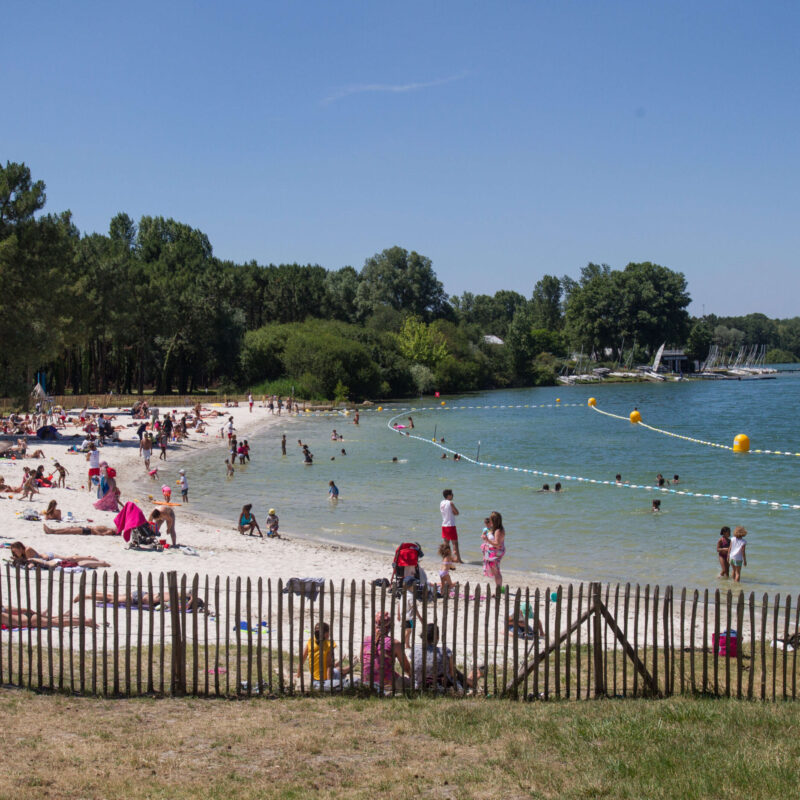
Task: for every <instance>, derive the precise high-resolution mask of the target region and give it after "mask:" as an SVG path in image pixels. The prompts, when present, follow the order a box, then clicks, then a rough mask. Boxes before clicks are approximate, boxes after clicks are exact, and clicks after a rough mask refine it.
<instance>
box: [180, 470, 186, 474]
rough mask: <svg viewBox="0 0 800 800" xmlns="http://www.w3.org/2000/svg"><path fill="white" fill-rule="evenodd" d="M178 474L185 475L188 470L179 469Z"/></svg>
mask: <svg viewBox="0 0 800 800" xmlns="http://www.w3.org/2000/svg"><path fill="white" fill-rule="evenodd" d="M178 474H179V475H185V474H186V470H185V469H179V470H178Z"/></svg>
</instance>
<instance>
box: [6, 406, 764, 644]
mask: <svg viewBox="0 0 800 800" xmlns="http://www.w3.org/2000/svg"><path fill="white" fill-rule="evenodd" d="M216 410H219V411H221V412H225V414H226V415H228V414H230V415H232V416H233V417H234V424H235V426H236V431H237V434H238V436H239V438H240V439H241V438H242V437H247V436H252V435H253V434H254V433H255V432H256V431H257V430H262V429H263V428H264V427H272V426H281V425H287V424H291V423H290V422H289V423H287V418H286V416H285V415H284V416H283V417H278V416H273V415H270V414H269V413H268V411H267V409H265V408H260V407H258V405H257V406H256V407H255V408H254V411H253V413H252V414H250V413H249V412H248V409H247V407H246V406H244V407H239V408H231V409H224V408H220V409H216ZM76 416H77V415H76ZM225 419H226V416H220V417H218V418H214V419H210V420H208V435H199V434H196V433H190V436H189V439H188V441H186V442H184V443H182V444H171V445H170V447H169V451H168V460H167V461H166V462H164V461H158V450H157V449H156V448H154V453H153V458H152V461H151V466H154V465H157V466H158V467H159V471H160V475H159V480H157V481H154V482H153V484H152V494H153V496H154V497H156V498H157V497H158V496H160V487H161V484H162V483H168V484H170V485H171V486H172V487H173V495H172V499H173V501H176V500H177V501H178V502H179V501H180V491H179V489H178V487H177V486H176V485H175V481H176V479H177V477H178V469H179V468H180V467H181V466H182V465H184V464H185V465H186V466H187V476H188V478H189V485H190V492H189V496H190V499H191V486H192V480H191V462H190V459H191V454H192V453H193V452H195V451H196V450H198V449H200V448H209V447H214V448H218V449H219V451H220V454H221V455H224V454H226V452H227V438H225V439H223V438H220V436H219V432H220V429H221V427H222V425H223V423H224V421H225ZM130 422H132V420H131V418H130V416H128V415H120V416H119V417H118V418H117V420H116V421H115V423H114V424H124V425H127V424H128V423H130ZM138 424H139V422H138V421H137V422H136V424H135V425H133V426H131V427H126V428H124V429H123V430H122V431H121V438H122V442H121V443H120V444H108V445H106V446H105V447H103V448H101V461H103V460H104V461H107V462H108V463H109V465H110V466H112V467H114V469H116V471H117V482H118V485H119V488H120V490H121V492H122V496H121V501H122V502H125V501H127V500H134V501H136V502H137V504H138V505H139V506H140V508H142V510H143V511H144V512H145V514H149V512H150V510H152V507H153V503H152V502H151V501H150V500H148V498H147V496H146V495H144V496H143V495H142V493H141V492H140V491H137V490H136V489H135V487H134V486H133V482H134V480H137V479H141V478H142V476H143V475H145V474H146V473H145V472H144V464H143V461H142V459H141V458H140V456H139V454H138V440H137V437H136V433H135V431H136V427H137V426H138ZM79 433H80V435H76V434H79ZM62 434H63V435H64V437H65V438H62V439H60V440H58V441H57V442H40V441H39V440H37V439H36V438H35V437H31V438H30V440H29V446H28V452H29V453H31V452H33V451H35V450H36V449H39V448H41V450H42V451H43V452H44V459H41V460H35V459H32V458H30V457H29V458H26V459H24V460H17V461H4V462H2V463H1V464H0V474H1V475H2V476H3V478H5V480H6V482H7V483H8V484H10V485H12V486H17V485H19V484H20V482H21V480H22V468H23V466H32V467H36V466H38V464H40V463H44V464H45V468H46V472H47V473H48V474H49V472H50V470H51V468H52V464H53V461H54V460H59V461H60V462H61V464H62V465H63V466H65V467H66V468H67V469H68V470H69V473H70V474H69V475H68V477H67V488H65V489H42V490H41V492H40V493H39V494H38V495H35V496H34V500H33V501H24V502H20V501H19V500H18V499H17V497H18V496H19V495H12V496H11V498H12V499H9V497H10V496H9V495H8V494H5V495H2V496H1V497H0V518H2V520H3V528H2V535H1V536H0V541H3V542H4V543H6V544H9V543H10V542H12V541H16V540H20V541H22V542H24V543H25V544H26V545H29V546H32V547H34V548H35V549H37V550H38V551H39V552H42V553H56V554H58V555H61V556H70V555H74V554H79V555H92V556H96V557H98V558H100V559H104V560H106V561H108V562H109V563H110V564H111V568H110V569H109V582H111V573H113V572H114V571H116V572H117V573H119V580H120V586H121V587H122V589H123V592H124V586H125V580H126V573H127V572H128V571H130V572H131V573H133V574H132V586H133V588H136V581H137V573H142V575H143V577H144V579H145V586H146V576H147V573H152V574H153V576H154V580H155V581H156V582H157V579H158V576H159V574H160V573H166V572H168V571H171V570H175V571H177V572H178V575H179V576H183V575H186V576H187V579H188V581H189V582H191V580H192V578H193V577H194V575H195V574H197V575H198V576H199V579H200V586H201V587H202V586H203V585H204V584H205V579H206V577H208V578H209V581H210V585H211V586H212V587H213V585H214V579H215V578H216V577H218V576H219V577H220V578H221V585H222V587H223V589H224V585H225V578H226V577H230V578H231V579H232V582H233V580H234V579H235V578H237V577H240V578H242V582H243V584H244V582H245V581H246V579H247V578H248V577H249V578H251V579H252V580H253V583H254V585H255V582H256V581H257V580H258V579H259V578H261V579H263V581H264V584H265V586H264V592H265V599H264V603H265V608H264V617H266V581H267V579H268V578H271V579H272V581H273V619H272V622H273V624H274V622H275V616H276V615H275V610H276V606H277V594H276V591H275V589H276V587H275V584H276V583H277V579H278V578H283V579H284V580H286V579H287V578H290V577H294V576H302V577H304V576H314V577H322V578H325V579H326V581H331V580H332V581H333V583H334V585H335V586H336V587H337V592H338V587H339V586H340V583H341V581H342V580H344V581H345V582H346V584H347V586H348V587H349V584H350V581H351V580H355V581H356V583H357V584H358V585H360V583H361V581H362V580H364V581H366V583H367V586H368V587H369V585H370V583H371V581H373V580H375V579H379V578H388V577H390V575H391V569H392V567H391V561H392V555H393V554H392V553H382V552H378V551H375V550H370V549H367V548H363V547H356V546H349V545H342V544H332V543H327V542H321V541H317V540H314V539H312V538H308V537H305V536H303V532H302V531H292V530H284V529H282V530H281V535H282V537H283V538H281V539H266V538H265V539H261V538H259V537H257V536H256V537H250V536H242V535H240V534H239V533H238V531H237V530H236V527H235V522H236V520H218V519H213V518H209V517H208V516H204V515H202V514H200V513H198V512H194V511H192V506H191V504H190V505H186V506H182V507H180V508H175V509H174V510H175V512H176V529H177V536H178V541H179V543H181V544H184V545H189V546H191V547H192V548H193V549H194V550H195V551H196V552H197V555H189V554H187V553H186V552H185V551H183V550H182V549H180V548H177V549H173V548H170V549H168V550H165V551H164V552H151V551H144V550H132V549H128V548H127V546H126V545H125V543H124V542H123V540H122V538H121V537H117V536H81V535H72V536H66V535H65V536H54V535H47V534H45V533H44V532H43V530H42V523H41V522H30V521H26V520H24V519H22V518H21V517H17V516H16V513H17V512H21V511H22V510H23V509H27V508H35V509H37V510H39V511H40V512H43V511H44V508H45V507H46V505H47V503H48V502H49V501H50V500H51V499H56V500H57V501H58V505H59V508H60V509H61V510H62V513H63V514H64V516H66V512H67V511H71V512H72V514H73V516H74V517H75V518H76V519H78V520H80V523H79V524H83V525H89V524H103V525H108V526H113V524H114V523H113V519H114V516H115V513H114V512H109V511H97V510H96V509H95V508H94V507H93V503H94V502H95V500H96V491H95V490H92V491H91V492H90V491H87V490H86V486H87V473H88V463H87V461H86V457H85V455H83V454H78V455H73V454H67V453H66V452H65V450H66V448H67V447H68V446H69V445H70V444H72V443H73V442H75V443H78V444H79V443H80V442H81V441H82V439H83V434H82V432H80V431H79V428H78V427H77V426H75V425H70V426H68V428H67V429H66V430H64V431H62ZM73 435H76V436H75V438H74V439H73V438H67V437H72V436H73ZM290 438H291V437H290ZM222 460H224V459H222ZM234 480H235V478H234ZM244 502H246V498H243V500H242V503H243V504H244ZM255 511H256V513H257V518H258V519H259V522H260V523H262V524H263V520H264V518H265V516H266V514H265V510H263V509H255ZM284 513H285V511H284ZM89 520H91V522H89ZM48 524H49V525H51V526H52V527H54V528H59V527H66V525H67V523H61V524H59V523H48ZM162 536H166V534H165V531H164V529H163V528H162ZM5 553H6V554H7V556H9V555H10V553H9V551H8V550H6V551H5ZM423 566H425V567H426V569H427V571H428V573H429V578H430V579H431V580H438V576H437V573H438V562H436V561H435V560H434V559H431V558H428V559H424V560H423ZM100 573H101V571H99V570H98V580H100V579H101V577H100ZM91 574H92V573H87V584H88V583H89V582H90V581H91ZM503 576H504V579H505V581H506V582H507V583H508V584H509V586H510V587H511V590H512V593H513V591H515V590H516V589H517V588H521V589H522V596H523V598H524V595H525V589H529V590H530V592H531V595H533V593H534V591H535V590H536V589H539V590H540V591H541V592H542V597H543V600H544V598H545V597H546V596H547V594H546V593H547V592H549V591H551V590H553V589H555V588H556V587H557V586H558V585H559V583H562V584H564V594H565V596H566V585H567V584H568V581H559V580H558V578H554V577H553V576H547V575H539V574H535V573H520V572H516V573H515V572H507V571H506V570H504V571H503ZM455 577H457V578H458V580H459V582H461V583H462V584H463V583H465V582H467V581H469V583H470V584H471V585H472V586H474V585H475V583H476V582H477V583H481V584H483V586H484V587H485V586H486V583H487V579H486V578H485V577H484V576H483V573H482V568H481V567H480V566H477V565H462V566H459V568H458V571H457V573H456V575H454V578H455ZM78 578H79V576H77V575H75V576H74V577H73V580H74V581H75V584H77V581H78ZM6 585H7V583H6V580H4V581H3V587H2V588H3V596H4V602H7V598H6V595H7V591H5V589H6ZM622 588H623V589H624V587H622ZM587 589H588V587H585V589H584V594H585V592H586V590H587ZM612 589H613V587H612ZM575 591H576V593H577V587H575ZM604 593H605V589H604ZM13 594H15V592H13V591H12V595H13ZM23 594H24V593H23ZM203 594H204V592H201V596H203ZM359 595H360V588H359ZM512 596H513V594H512ZM21 600H22V602H21V603H20V604H21V605H25V604H26V603H25V598H24V596H23V598H21ZM207 600H208V602H209V603H210V604H211V605H215V602H214V600H215V598H214V596H213V591H212V592H211V593H210V596H209V597H208V598H207ZM14 602H16V598H14V597H13V596H12V603H14ZM67 602H68V601H67ZM254 602H255V600H254ZM388 602H390V601H389V600H387V603H388ZM585 603H586V600H584V606H583V607H584V609H585V608H586V605H585ZM232 604H233V603H232ZM359 604H360V599H359ZM690 604H691V595H690V601H689V605H690ZM224 605H225V603H224V601H221V603H220V607H219V608H218V612H219V614H224V615H225V616H224V618H225V619H229V620H231V621H232V620H233V616H229V614H230V615H233V610H232V609H227V608H225V609H223V607H222V606H224ZM298 606H299V601H298V599H297V598H295V607H294V608H295V611H294V615H293V616H294V617H295V619H298V611H299V610H298ZM462 606H463V603H462ZM610 606H611V609H612V611H613V595H612V598H611V603H610ZM678 606H679V603H678V598H676V601H675V614H676V617H677V615H678ZM575 608H576V604H574V605H573V609H575ZM53 610H54V611H55V609H53ZM451 610H452V607H451ZM550 610H551V626H552V625H553V623H554V605H551V609H550ZM252 611H253V613H252V614H251V618H252V619H253V620H254V621H255V620H256V619H257V615H256V613H255V608H253V609H252ZM337 611H338V600H337ZM346 612H347V609H346ZM359 612H360V609H359ZM88 613H93V614H95V616H96V618H97V619H101V618H102V612H101V610H100V609H94V608H93V609H91V610H90V611H88ZM462 613H463V611H462ZM542 613H544V605H543V606H542ZM573 613H574V612H573ZM643 613H644V609H643V608H641V609H640V625H639V636H638V637H637V638H639V639H642V638H643V625H642V624H641V623H642V622H643ZM109 614H110V612H109ZM285 614H286V612H284V615H285ZM481 614H483V609H481ZM326 616H327V614H326ZM357 616H359V617H360V613H358V612H357ZM622 616H623V614H622V602H621V600H620V609H619V618H621V617H622ZM245 617H246V614H245V613H244V610H242V612H241V613H240V616H239V618H240V619H244V618H245ZM628 617H629V623H630V629H631V631H632V627H633V617H634V612H633V603H632V602H631V608H630V611H629V615H628ZM734 619H735V617H734ZM345 620H346V622H345V625H347V623H348V622H349V613H346V614H345ZM134 621H135V616H134ZM298 621H299V620H298ZM620 622H621V619H620ZM357 627H358V625H357ZM690 627H691V624H690V622H689V610H688V608H687V615H686V621H685V623H684V630H685V634H686V637H687V641H688V639H689V638H691V631H690V630H689V629H690ZM723 627H724V626H723ZM167 628H168V629H169V622H168V621H167ZM481 628H482V626H481ZM491 628H492V633H491V634H490V635H493V628H494V624H493V622H492V625H491ZM679 628H680V622H679V619H676V624H675V629H676V631H675V633H676V636H677V635H678V632H679ZM551 631H553V627H551ZM700 633H701V617H700V618H699V619H698V622H697V627H696V628H695V638H696V637H697V636H698V634H700ZM479 638H480V640H481V642H482V641H483V638H484V637H483V630H482V629H481V630H480V631H479ZM748 638H749V637H748ZM609 641H610V640H609ZM75 645H76V646H77V637H75ZM358 645H359V642H358V641H357V643H356V646H357V647H358Z"/></svg>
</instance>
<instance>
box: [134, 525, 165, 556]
mask: <svg viewBox="0 0 800 800" xmlns="http://www.w3.org/2000/svg"><path fill="white" fill-rule="evenodd" d="M129 533H130V535H131V538H130V540H129V542H128V549H129V550H145V549H149V550H157V551H158V552H161V551H162V550H163V549H164V548H163V546H162V545H161V540H160V539H159V538H158V534H157V533H156V532H155V531H154V530H153V528H152V527H151V526H150V524H149V523H147V524H145V525H138V526H137V527H135V528H131V530H130V531H129Z"/></svg>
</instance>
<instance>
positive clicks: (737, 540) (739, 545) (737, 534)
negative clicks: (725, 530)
mask: <svg viewBox="0 0 800 800" xmlns="http://www.w3.org/2000/svg"><path fill="white" fill-rule="evenodd" d="M745 536H747V531H746V530H745V529H744V528H743V527H742V526H741V525H737V526H736V528H735V529H734V531H733V539H731V549H730V551H729V552H728V560H729V561H730V564H731V569H732V570H733V579H734V580H735V581H736V583H739V581H741V579H742V567H743V566H744V567H746V566H747V555H746V554H745V551H744V550H745V544H746V543H745V540H744V537H745Z"/></svg>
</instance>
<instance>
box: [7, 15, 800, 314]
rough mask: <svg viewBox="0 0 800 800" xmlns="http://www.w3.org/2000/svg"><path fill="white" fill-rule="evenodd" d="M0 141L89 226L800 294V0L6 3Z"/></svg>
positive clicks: (721, 303) (486, 279)
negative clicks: (184, 231) (183, 229)
mask: <svg viewBox="0 0 800 800" xmlns="http://www.w3.org/2000/svg"><path fill="white" fill-rule="evenodd" d="M3 18H4V19H3V28H4V34H3V47H2V49H1V50H0V74H1V75H2V81H3V94H4V102H3V106H2V108H3V114H2V124H0V159H2V160H3V161H6V160H11V161H25V162H26V163H27V164H28V165H29V166H30V167H31V169H32V171H33V173H34V176H35V177H36V178H41V179H43V180H44V181H45V182H46V184H47V189H48V192H47V194H48V206H47V208H48V210H51V211H60V210H63V209H67V208H69V209H71V210H72V212H73V215H74V219H75V222H76V224H77V225H78V227H79V228H80V229H81V230H82V231H86V232H90V231H103V232H104V231H106V230H107V229H108V222H109V220H110V219H111V217H112V216H113V215H114V214H116V213H117V212H119V211H125V212H127V213H128V214H130V215H131V216H132V217H134V218H135V219H138V217H140V216H141V215H142V214H162V215H165V216H172V217H174V218H176V219H178V220H180V221H182V222H186V223H188V224H190V225H192V226H194V227H197V228H200V229H201V230H203V231H204V232H205V233H207V234H208V236H209V238H210V240H211V242H212V245H213V246H214V251H215V253H216V255H218V256H219V257H221V258H228V259H232V260H235V261H240V262H241V261H248V260H251V259H254V260H256V261H258V262H259V263H270V262H273V263H279V262H293V261H297V262H300V263H319V264H322V265H323V266H325V267H328V268H338V267H341V266H344V265H346V264H351V265H353V266H355V267H357V268H360V267H361V266H362V265H363V262H364V259H365V258H367V257H368V256H370V255H372V254H373V253H375V252H377V251H379V250H382V249H383V248H385V247H390V246H392V245H395V244H398V245H401V246H403V247H406V248H408V249H414V250H417V251H419V252H421V253H424V254H425V255H427V256H429V257H430V258H431V259H432V260H433V264H434V268H435V269H436V272H437V274H438V275H439V278H440V279H441V280H442V281H443V283H444V285H445V289H446V290H447V291H448V292H449V293H451V294H459V293H461V292H463V291H465V290H468V291H472V292H475V293H479V292H486V293H493V292H494V291H496V290H498V289H516V290H517V291H520V292H523V293H524V294H526V295H530V293H531V290H532V288H533V285H534V283H535V282H536V281H537V280H538V279H539V278H540V277H541V276H542V275H544V274H546V273H550V274H555V275H559V276H560V275H563V274H569V275H572V276H577V275H578V272H579V270H580V268H581V267H582V266H584V265H585V264H586V263H587V262H589V261H594V262H598V263H608V264H610V265H611V266H613V267H622V266H624V265H625V264H626V263H628V262H629V261H644V260H649V261H655V262H657V263H660V264H664V265H666V266H668V267H670V268H672V269H676V270H680V271H682V272H684V273H685V274H686V276H687V279H688V281H689V289H690V292H691V294H692V297H693V298H694V304H693V306H692V309H691V310H692V311H693V312H694V313H697V314H700V313H702V310H703V306H705V310H706V311H708V312H711V311H713V312H715V313H719V314H740V313H747V312H749V311H762V312H764V313H766V314H768V315H770V316H781V317H783V316H795V315H798V314H800V303H798V297H800V277H798V275H800V272H799V271H798V269H797V261H798V253H800V225H798V219H797V218H798V200H799V199H800V197H799V196H798V195H800V188H798V187H800V180H798V179H799V178H800V169H798V168H799V167H800V158H799V157H798V156H799V155H800V144H798V142H800V136H798V130H799V129H800V124H799V123H800V102H798V101H800V80H799V78H800V74H798V73H799V72H800V48H798V45H797V41H798V33H800V26H799V25H798V23H800V5H798V4H797V3H796V2H765V3H758V4H756V3H743V2H702V3H697V2H679V1H678V0H676V1H675V2H662V3H648V2H641V0H639V1H638V2H601V1H600V0H594V1H593V2H588V0H587V1H586V2H569V0H549V2H543V1H542V2H519V3H513V2H511V3H470V2H460V3H450V2H441V3H430V2H427V3H416V2H406V3H403V4H389V3H366V2H365V3H352V2H337V3H330V2H327V3H314V2H304V3H288V2H284V3H267V2H250V3H245V2H238V3H237V2H228V3H224V4H223V3H211V2H205V3H200V2H198V3H184V2H168V3H163V2H162V3H150V2H139V3H135V4H119V3H108V2H104V3H99V2H98V3H90V2H79V3H72V4H66V3H49V4H47V3H24V4H23V3H15V4H12V5H9V6H7V7H6V8H5V10H4V13H3Z"/></svg>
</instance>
